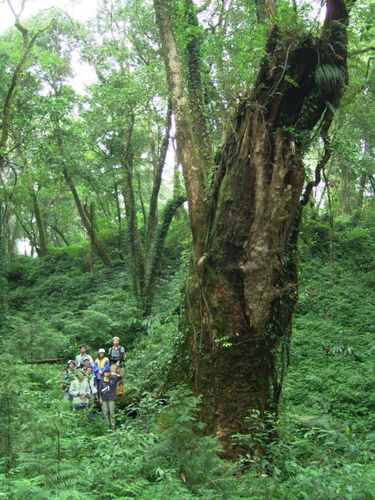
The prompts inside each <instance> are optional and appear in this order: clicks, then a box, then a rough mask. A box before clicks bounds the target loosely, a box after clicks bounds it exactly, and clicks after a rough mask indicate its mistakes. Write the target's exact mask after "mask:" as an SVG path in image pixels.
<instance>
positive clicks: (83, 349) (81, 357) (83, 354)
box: [76, 344, 94, 368]
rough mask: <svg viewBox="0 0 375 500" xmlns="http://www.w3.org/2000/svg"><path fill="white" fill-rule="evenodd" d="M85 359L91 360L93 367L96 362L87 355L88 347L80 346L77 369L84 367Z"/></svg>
mask: <svg viewBox="0 0 375 500" xmlns="http://www.w3.org/2000/svg"><path fill="white" fill-rule="evenodd" d="M84 359H89V360H90V364H91V365H92V364H93V363H94V360H93V359H92V356H90V354H88V353H87V347H86V346H85V345H84V344H82V345H80V346H79V353H78V354H77V356H76V366H77V368H81V367H82V365H83V360H84Z"/></svg>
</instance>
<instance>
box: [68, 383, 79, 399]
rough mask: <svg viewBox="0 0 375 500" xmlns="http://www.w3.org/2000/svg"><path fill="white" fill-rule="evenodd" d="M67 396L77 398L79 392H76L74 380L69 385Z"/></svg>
mask: <svg viewBox="0 0 375 500" xmlns="http://www.w3.org/2000/svg"><path fill="white" fill-rule="evenodd" d="M69 394H70V395H71V396H79V392H78V389H77V384H76V383H75V380H72V381H71V383H70V387H69Z"/></svg>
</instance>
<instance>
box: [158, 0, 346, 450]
mask: <svg viewBox="0 0 375 500" xmlns="http://www.w3.org/2000/svg"><path fill="white" fill-rule="evenodd" d="M256 4H257V14H258V19H259V20H260V21H262V20H264V19H267V23H268V24H269V28H268V33H267V39H266V46H265V56H264V58H263V60H262V62H261V64H260V67H259V70H258V74H257V78H256V81H255V83H254V84H253V86H252V87H251V90H249V92H248V95H246V96H245V97H243V98H241V99H240V101H239V103H238V107H237V109H236V111H235V113H234V117H233V120H232V122H231V124H230V126H229V127H228V130H229V131H228V134H227V137H226V140H225V141H224V144H223V145H222V147H221V148H220V150H219V152H218V153H217V155H216V158H215V161H214V162H211V160H210V158H211V154H210V151H209V147H210V146H209V143H210V140H209V139H210V138H209V133H208V129H207V123H206V122H207V120H206V116H207V114H206V110H205V102H204V92H203V83H202V78H201V71H200V52H199V51H200V47H199V40H197V39H194V36H193V37H190V39H189V43H188V44H187V47H186V49H187V51H186V53H185V55H184V54H183V52H182V51H181V50H179V47H178V46H177V43H176V36H175V32H174V29H175V28H174V26H173V23H172V20H171V16H170V7H171V6H170V5H168V0H154V9H155V15H156V21H157V25H158V28H159V33H160V41H161V48H162V53H163V57H164V62H165V68H166V76H167V81H168V86H169V92H170V97H171V101H172V109H173V113H174V118H175V123H176V140H177V155H178V161H179V163H180V164H181V165H182V168H183V174H184V180H185V186H186V192H187V199H188V205H189V215H190V224H191V230H192V241H193V243H192V256H191V268H190V274H189V277H188V281H187V286H186V291H185V321H184V324H185V329H186V333H185V340H184V345H183V347H182V349H184V356H181V357H182V358H186V354H188V366H190V367H191V370H189V371H187V370H184V371H185V372H186V373H190V376H191V377H190V381H191V384H192V386H193V387H194V389H195V391H196V392H197V393H199V394H202V395H203V405H202V407H203V410H202V411H203V417H204V420H205V421H206V422H207V424H208V427H207V428H208V431H209V432H214V433H216V434H217V435H218V436H220V437H221V438H222V439H223V441H224V442H225V441H226V439H227V438H228V436H230V435H231V434H232V433H234V432H241V431H243V430H244V429H245V419H246V416H247V415H248V414H249V412H250V411H251V410H257V411H259V412H260V414H261V415H265V414H266V413H267V412H271V413H275V412H277V408H278V403H279V398H280V393H281V388H282V384H283V378H284V376H285V371H286V367H287V364H288V355H289V347H290V336H291V322H292V315H293V309H294V306H295V304H296V300H297V269H296V242H297V234H298V226H299V220H300V213H301V206H302V204H303V203H305V202H306V200H307V198H308V194H309V191H310V190H311V188H312V185H313V183H308V184H307V186H306V188H305V192H304V193H303V190H304V182H305V169H304V164H303V158H304V155H305V154H306V151H307V149H308V147H309V145H310V144H311V140H312V136H313V135H314V136H316V134H317V133H319V134H320V136H321V137H322V139H323V141H324V144H325V154H324V156H323V158H322V160H321V162H320V165H318V169H317V172H316V182H317V181H318V180H319V168H321V167H322V164H323V163H324V162H326V161H327V160H328V158H329V154H330V148H329V142H328V138H327V133H328V129H329V127H330V124H331V122H332V119H333V115H334V111H335V109H336V108H337V106H338V104H339V102H340V99H341V97H342V95H343V92H344V89H345V86H346V84H347V80H348V71H347V25H348V11H349V7H350V6H349V4H348V3H347V2H345V1H344V0H328V1H327V4H326V15H325V20H324V23H323V24H322V27H321V29H320V33H319V35H314V34H312V32H311V31H310V32H309V31H308V30H301V28H300V26H301V25H300V24H299V27H298V28H296V27H293V26H286V25H285V23H283V24H281V23H279V22H278V17H277V3H276V1H273V0H272V1H271V0H263V1H258V2H256ZM184 7H185V12H186V16H187V17H186V19H187V23H189V22H190V23H193V24H194V23H195V24H196V23H197V15H196V12H197V10H196V9H195V7H194V5H193V2H192V0H184ZM186 54H187V55H186ZM249 88H250V86H249ZM301 200H302V201H301Z"/></svg>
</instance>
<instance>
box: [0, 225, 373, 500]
mask: <svg viewBox="0 0 375 500" xmlns="http://www.w3.org/2000/svg"><path fill="white" fill-rule="evenodd" d="M314 224H315V223H314V222H313V221H312V222H310V230H309V233H308V234H306V235H305V236H304V235H302V239H301V242H300V255H301V266H300V267H301V273H300V279H301V287H300V299H299V305H298V310H297V314H296V317H295V321H294V332H293V342H292V350H291V362H290V368H289V372H288V376H287V380H286V383H285V387H284V392H283V399H282V411H281V417H280V422H279V439H278V440H277V441H276V440H272V439H271V440H270V439H269V437H270V434H269V430H266V428H265V427H264V426H262V424H261V423H260V422H258V421H257V418H256V415H253V416H252V417H251V418H250V424H249V425H250V427H251V429H252V432H251V433H249V434H248V435H245V436H237V438H236V439H237V440H240V441H241V443H242V444H243V446H244V447H245V449H246V450H247V452H246V453H245V454H244V456H243V457H242V458H241V459H240V460H238V461H237V462H229V461H226V460H222V459H220V458H219V456H218V453H217V452H218V450H219V447H218V443H217V442H216V439H215V438H214V437H212V436H204V435H202V433H201V430H200V429H201V425H200V423H199V420H198V408H199V398H196V397H195V396H193V395H192V394H191V393H190V392H189V391H188V390H187V389H186V388H185V387H179V388H177V389H175V390H173V391H169V392H168V391H165V376H166V373H167V371H168V366H169V364H170V362H171V356H172V354H173V345H174V343H175V342H176V338H177V339H178V337H179V335H180V334H179V333H178V325H177V317H176V315H174V314H172V313H171V312H170V311H171V309H172V307H171V304H172V305H174V304H175V303H176V290H178V289H179V287H180V284H181V280H182V275H183V271H181V273H180V274H179V273H175V274H173V275H170V276H169V277H166V282H168V286H164V292H163V293H160V296H159V299H158V304H157V309H156V310H157V311H158V313H157V314H156V313H155V314H154V315H153V316H152V317H150V318H148V319H147V320H142V319H139V317H138V316H137V310H136V305H135V303H134V300H133V299H132V296H131V293H130V291H129V290H130V286H129V284H128V285H126V286H124V283H125V284H126V279H127V278H126V272H125V271H122V270H121V268H117V269H114V270H110V271H107V270H103V269H98V270H97V271H96V272H94V273H87V272H84V271H83V270H82V268H80V265H79V261H78V260H77V259H76V258H72V256H69V257H66V256H63V255H58V256H53V257H51V258H50V260H48V259H47V260H45V261H44V262H40V260H36V259H34V260H32V259H26V258H20V259H18V261H16V262H14V264H13V267H11V269H10V274H9V276H10V279H11V289H10V306H11V315H12V316H11V319H12V321H11V325H12V328H11V335H10V336H9V339H8V344H7V345H6V346H5V352H4V355H3V363H2V369H3V373H4V370H7V369H8V368H9V366H14V364H16V370H12V372H11V374H12V375H11V377H4V376H2V377H1V380H2V382H1V385H2V387H1V391H0V393H1V401H0V403H1V405H0V417H1V419H2V426H1V430H0V438H1V442H2V444H1V446H2V451H4V453H3V457H4V458H2V459H1V467H2V470H3V473H2V474H0V498H14V499H21V498H30V499H34V498H35V499H43V498H49V499H50V498H59V499H81V498H82V499H83V498H85V499H87V498H92V499H96V498H101V499H106V498H108V499H109V498H140V499H150V500H151V499H152V500H153V499H159V498H160V499H162V498H163V499H164V498H165V496H166V495H168V496H169V497H170V498H172V499H185V498H186V499H189V498H205V499H211V498H212V499H221V498H222V499H236V498H246V499H263V498H269V499H271V498H272V499H278V498H280V499H284V498H285V499H353V500H355V499H373V498H375V496H374V491H375V464H374V462H373V458H374V453H375V425H374V418H373V415H374V413H375V378H374V363H373V358H374V354H375V350H374V349H375V348H374V346H373V335H374V325H375V309H374V307H373V305H374V294H373V289H374V286H373V285H374V282H373V280H374V274H373V262H372V260H373V254H374V253H373V245H374V243H373V242H372V240H371V238H372V236H371V221H367V222H365V223H363V224H362V225H361V226H360V227H359V226H358V225H351V224H342V225H341V226H340V225H338V227H337V228H336V231H337V241H336V248H335V260H334V261H332V260H330V259H329V256H328V255H327V251H326V248H321V246H320V242H321V239H320V238H318V237H317V238H316V242H315V243H314V241H313V240H314V237H313V235H315V236H316V235H318V233H319V231H321V229H322V227H321V226H320V225H319V224H318V223H316V224H315V225H314ZM369 238H370V239H369ZM124 304H126V307H125V308H124ZM124 332H125V335H126V338H127V343H126V344H127V347H128V357H129V360H128V361H127V364H126V383H125V396H124V398H123V399H122V400H121V401H119V404H118V412H117V416H118V421H117V424H118V425H117V429H116V431H114V432H111V431H108V430H107V428H106V426H105V424H104V422H103V419H102V418H101V415H100V414H98V415H97V416H96V417H95V418H93V419H88V418H87V416H86V415H85V414H83V413H77V412H73V411H72V410H71V408H70V405H69V403H67V402H64V401H62V399H61V392H60V388H59V384H58V380H59V371H60V369H61V367H60V366H37V365H26V364H24V363H22V362H18V361H16V363H15V362H14V352H19V353H20V359H21V358H23V357H27V358H29V357H33V358H38V357H49V356H54V355H56V353H60V354H61V353H63V355H64V356H66V357H71V356H72V355H73V354H74V352H75V348H76V344H77V343H78V340H79V338H82V337H83V338H85V339H89V342H87V343H89V346H90V347H91V348H92V349H94V347H95V348H98V347H108V345H109V343H110V338H111V336H113V335H114V334H117V333H121V334H122V335H124ZM103 344H104V345H103ZM259 445H261V446H262V447H263V448H264V449H266V450H267V458H265V457H259V456H258V455H257V453H256V450H257V449H258V448H259Z"/></svg>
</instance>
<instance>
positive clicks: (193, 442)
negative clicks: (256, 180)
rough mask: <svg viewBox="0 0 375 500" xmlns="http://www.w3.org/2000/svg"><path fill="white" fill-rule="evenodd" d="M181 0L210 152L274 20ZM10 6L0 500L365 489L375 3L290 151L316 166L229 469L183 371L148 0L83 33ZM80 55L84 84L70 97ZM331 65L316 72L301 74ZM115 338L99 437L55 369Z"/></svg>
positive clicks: (177, 228) (1, 65) (165, 128)
mask: <svg viewBox="0 0 375 500" xmlns="http://www.w3.org/2000/svg"><path fill="white" fill-rule="evenodd" d="M8 3H9V2H8ZM21 3H23V2H21ZM196 3H197V4H199V5H200V7H199V8H197V9H195V10H194V9H193V10H191V9H192V6H194V4H193V3H192V2H190V0H185V1H182V0H181V1H180V0H173V1H171V2H170V7H171V12H172V14H173V28H174V30H175V34H176V40H177V45H178V49H179V51H180V52H181V54H185V50H186V48H187V47H190V48H191V47H193V49H194V50H196V51H197V52H194V50H193V53H194V54H195V55H197V54H198V55H197V58H198V59H199V69H200V78H201V84H202V88H203V90H204V92H203V95H201V96H200V97H199V96H197V95H195V98H196V99H198V100H199V99H200V98H202V100H203V101H202V102H204V104H205V106H206V108H205V109H206V116H205V118H206V121H207V123H206V127H207V130H209V132H210V138H211V141H212V144H210V148H212V151H213V150H215V149H216V148H217V147H219V145H220V144H221V143H222V141H223V136H224V134H225V131H226V129H227V128H228V124H229V121H230V117H231V116H232V114H233V110H234V107H235V106H236V105H237V104H238V101H239V99H240V98H241V96H243V95H245V94H246V93H247V92H248V89H249V86H250V84H251V81H252V80H253V79H254V78H255V77H256V74H257V70H258V67H259V64H260V62H261V60H262V57H263V56H264V41H265V37H266V32H267V29H268V27H269V24H268V21H267V20H263V21H264V22H257V19H258V21H259V4H262V2H255V1H254V2H250V1H247V0H234V1H232V2H228V1H226V0H224V1H216V0H212V1H211V2H196ZM266 3H267V2H266ZM271 3H272V2H271ZM13 4H14V5H13ZM16 4H17V2H10V5H12V7H13V10H14V12H13V13H14V14H15V18H16V27H15V28H11V29H9V30H7V31H5V32H4V33H3V34H1V36H0V104H1V134H2V135H1V137H0V176H1V186H0V222H1V223H0V348H1V352H2V355H1V360H0V369H1V376H0V422H1V425H0V498H9V499H21V498H31V499H34V498H35V499H43V498H60V499H64V498H65V499H81V498H82V499H83V498H93V499H94V498H95V499H96V498H103V499H106V498H108V499H109V498H140V499H145V500H146V499H152V500H154V499H158V498H160V499H162V498H165V497H166V496H169V497H170V498H172V499H174V498H176V499H177V498H178V499H180V498H181V499H184V498H186V499H189V498H205V499H210V498H212V499H216V498H223V499H236V498H245V499H263V498H267V499H268V498H272V499H310V498H311V499H315V498H316V499H327V498H329V499H348V500H362V499H363V500H365V499H366V500H367V499H373V498H374V491H375V465H374V462H373V457H374V453H375V427H374V418H373V415H374V413H375V382H374V362H373V359H374V355H375V350H374V344H373V338H374V333H375V332H374V324H375V313H374V311H375V309H374V292H373V290H374V285H375V279H374V263H373V256H374V254H375V238H374V227H375V205H374V192H375V179H374V169H373V165H374V132H373V128H372V123H373V122H374V118H375V116H374V110H375V106H374V76H375V73H374V69H373V57H372V56H371V52H372V51H373V50H374V48H373V47H372V46H371V43H372V40H373V35H374V27H373V25H372V18H373V13H374V3H373V2H372V1H370V0H369V1H363V2H357V5H356V6H354V7H353V9H352V12H351V23H350V28H349V73H350V74H349V77H350V79H349V82H350V83H349V85H348V87H347V89H346V93H345V95H344V97H343V99H342V105H341V107H340V108H339V109H338V110H333V111H334V112H335V117H334V120H333V123H332V126H331V129H330V136H329V141H326V140H325V139H327V138H324V140H322V138H321V137H320V136H319V133H318V127H317V128H316V130H314V134H315V135H314V134H313V135H314V137H313V138H312V141H311V145H310V147H309V149H308V151H307V154H306V157H305V165H306V174H307V175H306V177H307V179H308V180H309V179H310V178H313V177H314V170H315V166H316V165H317V164H318V165H319V164H320V166H321V177H322V179H321V182H320V184H319V185H318V186H314V189H313V191H312V193H311V196H310V200H309V202H308V203H307V204H306V206H305V207H304V209H303V216H302V224H301V230H300V235H299V240H298V264H299V302H298V306H297V310H296V315H295V317H294V323H293V333H292V345H291V349H290V350H289V347H288V352H287V358H288V362H290V366H289V369H288V374H287V376H286V379H285V381H284V387H283V392H282V397H281V407H280V412H279V415H278V417H277V418H275V415H274V414H272V415H271V414H270V415H260V414H259V413H258V412H256V411H254V412H249V415H248V417H247V419H246V429H245V431H244V432H241V433H238V434H235V435H233V436H231V442H232V443H233V446H234V449H236V450H239V454H237V456H236V457H235V459H232V460H230V459H229V458H228V456H227V455H226V454H225V453H223V447H222V443H220V442H219V440H218V438H217V437H216V436H213V435H209V434H208V435H207V433H205V425H204V423H203V422H202V421H201V409H202V398H201V397H200V396H199V395H196V394H193V393H192V391H191V388H189V387H187V386H185V385H182V384H181V383H179V381H180V380H181V377H180V374H179V373H177V371H176V370H181V367H186V366H187V365H188V364H189V357H188V354H187V352H185V351H184V332H183V328H182V326H183V325H182V324H181V317H182V316H183V313H184V308H185V306H186V302H184V300H183V293H184V287H185V284H186V279H187V276H188V271H189V261H190V255H191V245H192V242H191V228H190V224H189V215H188V209H187V206H186V203H185V201H186V195H185V188H184V185H183V182H182V173H181V165H180V161H177V157H178V155H177V157H176V154H175V153H176V151H175V150H176V139H175V123H174V119H173V117H172V110H171V104H170V101H169V96H168V89H167V83H166V79H165V75H164V66H163V60H162V56H161V52H160V47H159V33H158V30H157V27H156V25H155V20H154V12H153V8H152V4H151V2H149V1H143V0H127V1H122V0H114V1H111V2H107V1H103V2H102V3H101V4H100V6H99V9H98V13H97V17H96V19H95V20H93V21H91V22H88V23H86V24H81V23H78V22H77V21H75V20H73V19H71V18H70V17H69V16H67V15H65V14H64V13H63V12H61V11H60V10H58V9H49V10H47V11H43V12H41V13H39V14H38V15H36V16H35V17H33V18H30V19H27V20H24V19H23V15H22V10H21V11H18V10H17V9H18V7H17V5H18V4H17V5H16ZM316 4H317V5H315V2H308V3H303V2H289V1H287V0H283V1H280V2H279V9H278V18H279V23H280V27H281V33H282V36H285V39H287V37H288V36H289V35H290V30H289V27H290V26H292V31H293V30H296V31H295V32H296V33H297V32H299V33H306V36H307V34H308V35H309V36H310V35H312V36H316V35H317V34H319V33H320V30H321V23H320V17H319V6H318V4H319V5H320V2H316ZM5 8H8V7H7V6H5V4H4V5H3V4H1V5H0V9H5ZM297 11H298V14H299V17H297ZM288 30H289V31H288ZM77 60H80V62H81V63H82V64H83V63H84V64H86V65H88V66H86V67H90V68H91V69H92V70H93V71H94V72H95V75H96V80H95V81H94V82H93V83H91V84H90V85H89V86H87V87H86V88H85V89H84V90H82V89H78V90H77V85H76V83H75V80H74V72H75V71H77V62H76V61H77ZM182 60H183V61H185V63H184V64H185V66H184V67H183V72H184V73H186V74H189V71H190V70H189V62H188V60H186V59H183V58H182ZM341 76H342V75H341ZM341 76H340V74H338V73H337V72H335V70H332V67H328V65H326V66H324V65H320V66H319V68H318V70H317V72H316V74H315V79H316V83H317V85H321V86H322V87H323V86H330V85H331V86H335V85H336V84H337V83H338V79H339V80H340V78H341ZM288 78H289V77H288V75H285V79H286V81H287V82H288V84H290V85H291V86H296V82H294V81H293V80H292V81H288ZM289 80H290V78H289ZM340 81H341V80H340ZM188 90H189V92H190V94H189V95H190V98H192V97H191V96H192V95H193V96H194V89H188ZM195 90H196V89H195ZM191 92H193V94H191ZM296 140H297V141H298V140H299V138H296ZM328 143H329V155H327V157H326V160H327V161H325V162H323V160H322V159H324V158H325V154H326V153H327V144H328ZM214 173H215V172H214V171H213V172H212V173H211V174H210V175H211V177H212V178H213V176H214ZM212 178H210V176H209V178H208V179H207V183H210V182H211V181H212ZM115 335H118V336H119V337H120V339H121V343H123V344H124V345H125V346H126V349H127V353H128V360H127V362H126V375H125V393H124V396H123V397H122V398H121V399H119V400H118V403H117V404H118V413H117V417H118V418H117V429H116V430H115V431H114V432H112V431H108V430H107V428H106V426H105V424H104V421H103V420H102V415H101V414H100V411H99V412H98V414H97V415H96V416H95V417H94V418H88V417H87V415H86V414H79V413H78V412H74V411H72V409H71V404H70V403H69V402H67V401H63V400H62V396H61V390H60V386H59V372H60V370H61V368H62V367H63V366H64V364H65V362H66V360H67V359H70V358H73V357H74V356H75V355H76V354H77V351H78V346H79V345H80V344H81V343H86V344H87V346H88V350H89V352H91V353H94V352H96V350H97V349H98V348H100V347H104V348H105V349H107V348H108V347H110V345H111V339H112V337H113V336H115ZM219 342H220V348H222V349H231V342H230V341H229V339H227V338H226V337H223V338H221V339H219ZM42 359H56V363H51V364H33V362H35V360H42ZM187 370H190V367H189V366H187Z"/></svg>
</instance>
